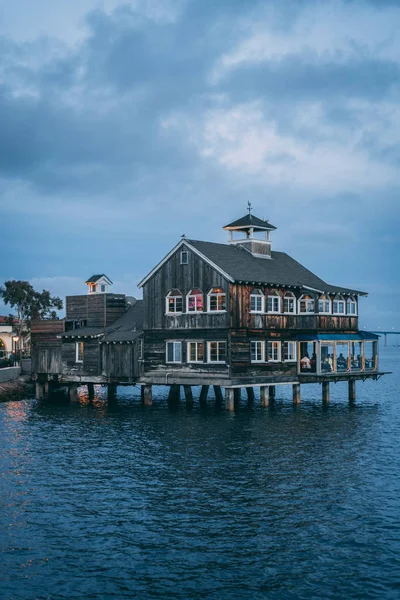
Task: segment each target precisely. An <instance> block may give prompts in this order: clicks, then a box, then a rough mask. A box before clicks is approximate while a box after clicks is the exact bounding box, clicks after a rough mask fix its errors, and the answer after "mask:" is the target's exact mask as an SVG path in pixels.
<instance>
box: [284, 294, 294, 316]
mask: <svg viewBox="0 0 400 600" xmlns="http://www.w3.org/2000/svg"><path fill="white" fill-rule="evenodd" d="M283 312H284V313H286V314H290V313H293V314H294V313H295V312H296V296H295V295H294V294H292V292H286V294H285V295H284V297H283Z"/></svg>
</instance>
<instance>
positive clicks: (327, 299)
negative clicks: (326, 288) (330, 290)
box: [318, 294, 332, 315]
mask: <svg viewBox="0 0 400 600" xmlns="http://www.w3.org/2000/svg"><path fill="white" fill-rule="evenodd" d="M323 298H324V299H323ZM323 298H322V297H320V298H318V313H319V314H320V315H330V314H332V300H331V299H330V298H329V296H327V295H326V294H324V297H323ZM320 302H328V303H329V309H328V311H326V310H320V305H319V303H320Z"/></svg>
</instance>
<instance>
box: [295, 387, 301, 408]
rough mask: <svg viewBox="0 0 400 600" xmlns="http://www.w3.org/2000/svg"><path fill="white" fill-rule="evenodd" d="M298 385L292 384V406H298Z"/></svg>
mask: <svg viewBox="0 0 400 600" xmlns="http://www.w3.org/2000/svg"><path fill="white" fill-rule="evenodd" d="M300 400H301V397H300V384H299V383H294V384H293V404H295V405H297V404H300Z"/></svg>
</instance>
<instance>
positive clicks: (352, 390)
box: [349, 379, 356, 402]
mask: <svg viewBox="0 0 400 600" xmlns="http://www.w3.org/2000/svg"><path fill="white" fill-rule="evenodd" d="M355 401H356V380H355V379H349V402H355Z"/></svg>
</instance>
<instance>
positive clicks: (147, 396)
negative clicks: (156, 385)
mask: <svg viewBox="0 0 400 600" xmlns="http://www.w3.org/2000/svg"><path fill="white" fill-rule="evenodd" d="M143 404H144V405H145V406H151V405H152V404H153V386H152V385H144V386H143Z"/></svg>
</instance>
